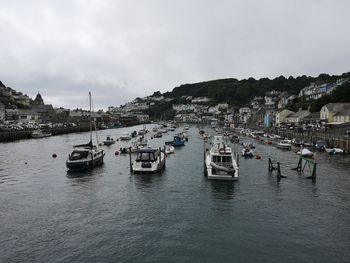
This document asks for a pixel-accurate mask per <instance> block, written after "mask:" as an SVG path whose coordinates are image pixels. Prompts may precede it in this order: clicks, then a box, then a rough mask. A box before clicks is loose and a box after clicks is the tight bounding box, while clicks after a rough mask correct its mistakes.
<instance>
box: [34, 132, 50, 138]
mask: <svg viewBox="0 0 350 263" xmlns="http://www.w3.org/2000/svg"><path fill="white" fill-rule="evenodd" d="M51 135H52V134H51V132H45V131H43V130H34V131H33V132H32V134H31V136H32V138H45V137H50V136H51Z"/></svg>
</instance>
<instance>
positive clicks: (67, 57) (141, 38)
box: [0, 0, 350, 108]
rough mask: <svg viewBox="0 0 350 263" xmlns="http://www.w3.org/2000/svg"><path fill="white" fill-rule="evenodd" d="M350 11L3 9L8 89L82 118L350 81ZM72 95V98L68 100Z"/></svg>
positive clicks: (206, 6)
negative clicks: (164, 99)
mask: <svg viewBox="0 0 350 263" xmlns="http://www.w3.org/2000/svg"><path fill="white" fill-rule="evenodd" d="M349 10H350V2H349V1H345V0H344V1H343V0H338V1H327V0H321V1H319V0H308V1H301V0H296V1H286V0H285V1H283V0H282V1H281V0H280V1H278V0H266V1H259V0H248V1H229V0H221V1H213V0H210V1H209V0H207V1H199V0H192V1H188V0H187V1H184V0H179V1H160V0H158V1H157V0H148V1H145V0H144V1H141V0H139V1H138V0H134V1H121V0H120V1H97V0H94V1H93V0H91V1H78V0H75V1H74V0H72V1H68V0H65V1H39V0H33V1H2V2H1V3H0V34H1V36H2V42H1V47H2V48H1V49H0V73H1V75H0V80H1V81H3V82H4V83H5V84H7V85H10V86H12V87H14V88H16V89H18V90H20V91H23V92H24V93H28V94H34V95H35V93H36V92H37V90H40V91H41V93H42V94H43V96H44V98H45V97H46V98H47V100H48V102H49V103H53V104H57V105H56V106H66V107H71V108H74V107H76V106H79V105H81V106H83V105H82V104H80V103H81V102H80V98H84V96H86V94H87V92H88V90H93V91H95V92H94V94H96V95H95V103H96V106H97V105H98V106H99V107H104V108H106V107H107V106H108V105H119V104H121V103H125V102H126V101H129V100H131V99H132V98H135V97H137V96H145V95H148V94H151V93H152V92H154V91H156V90H161V91H163V92H164V91H168V90H171V89H172V88H173V87H174V86H177V85H180V84H182V83H190V82H196V81H202V80H208V79H216V78H225V77H236V78H247V77H250V76H252V77H255V78H260V77H265V76H267V77H276V76H279V75H286V76H289V75H294V76H296V75H303V74H306V75H318V74H320V73H323V72H325V73H330V74H339V73H342V72H345V71H349V61H350V51H349V49H348V47H349V44H350V38H349V36H348V34H347V30H348V29H347V26H348V25H349V24H350V17H349V16H348V12H349ZM68 94H69V95H68Z"/></svg>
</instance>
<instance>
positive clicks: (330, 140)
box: [263, 127, 350, 153]
mask: <svg viewBox="0 0 350 263" xmlns="http://www.w3.org/2000/svg"><path fill="white" fill-rule="evenodd" d="M263 130H264V131H265V132H268V133H273V134H277V135H279V136H281V137H284V138H288V139H293V138H296V139H299V140H302V141H305V142H311V143H313V144H315V143H316V142H317V141H318V140H324V141H326V143H327V146H328V147H330V148H332V147H335V148H341V149H344V150H345V151H346V152H347V153H349V152H350V138H349V136H347V137H344V134H343V132H339V131H338V130H335V129H334V130H333V129H329V130H323V131H310V132H297V131H291V130H281V129H278V128H276V127H271V128H264V129H263Z"/></svg>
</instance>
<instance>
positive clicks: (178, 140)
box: [165, 135, 185, 147]
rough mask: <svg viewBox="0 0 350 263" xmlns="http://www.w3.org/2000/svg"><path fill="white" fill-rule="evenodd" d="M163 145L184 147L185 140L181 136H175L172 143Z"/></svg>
mask: <svg viewBox="0 0 350 263" xmlns="http://www.w3.org/2000/svg"><path fill="white" fill-rule="evenodd" d="M165 144H166V145H172V146H174V147H177V146H185V140H184V139H183V138H182V137H181V136H179V135H175V136H174V139H173V140H172V141H168V142H165Z"/></svg>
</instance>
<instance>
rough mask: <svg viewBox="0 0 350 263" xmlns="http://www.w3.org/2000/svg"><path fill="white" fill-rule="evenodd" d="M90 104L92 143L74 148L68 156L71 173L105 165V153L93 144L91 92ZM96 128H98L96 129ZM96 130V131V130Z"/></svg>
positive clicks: (67, 163) (68, 166)
mask: <svg viewBox="0 0 350 263" xmlns="http://www.w3.org/2000/svg"><path fill="white" fill-rule="evenodd" d="M89 104H90V141H89V142H88V143H87V144H80V145H75V146H73V151H72V153H71V154H70V155H69V156H68V159H67V161H66V166H67V168H68V170H69V171H73V170H81V169H90V168H93V167H95V166H98V165H101V164H102V163H103V157H104V156H105V153H104V151H103V149H102V148H101V147H99V146H96V145H93V143H92V111H91V92H89ZM95 128H96V127H95ZM95 130H96V129H95Z"/></svg>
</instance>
